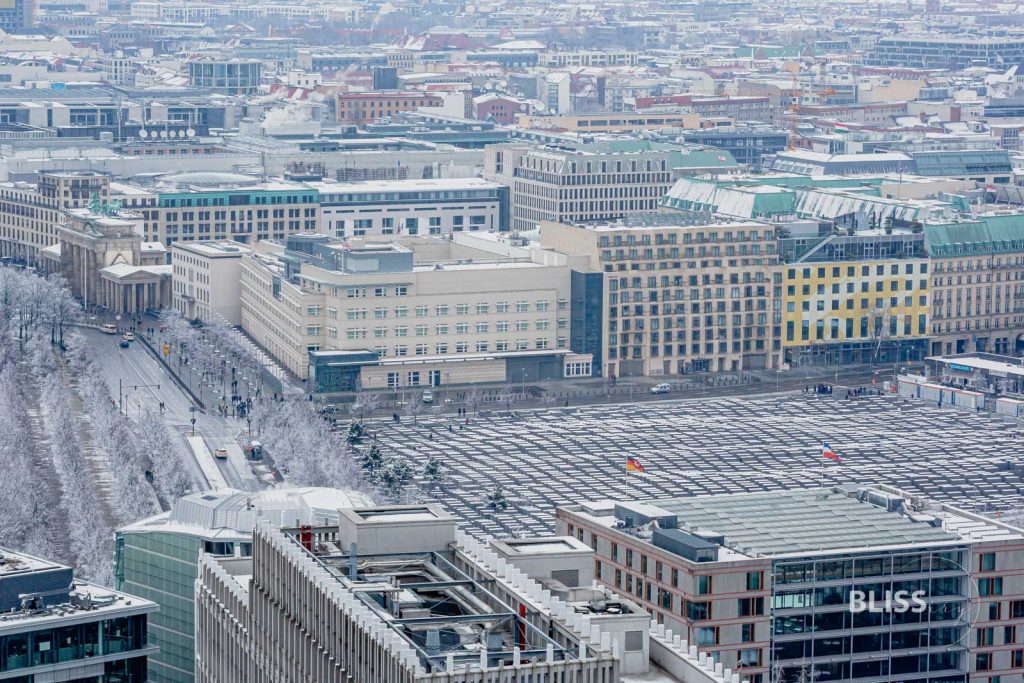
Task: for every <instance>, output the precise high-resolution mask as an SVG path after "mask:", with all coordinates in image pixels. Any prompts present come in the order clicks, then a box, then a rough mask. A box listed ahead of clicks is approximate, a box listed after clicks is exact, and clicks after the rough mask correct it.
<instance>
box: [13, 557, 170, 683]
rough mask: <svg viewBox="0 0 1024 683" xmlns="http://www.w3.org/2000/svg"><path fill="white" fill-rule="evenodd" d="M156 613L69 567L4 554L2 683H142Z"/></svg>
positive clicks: (151, 647) (152, 652) (149, 604)
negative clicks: (150, 622)
mask: <svg viewBox="0 0 1024 683" xmlns="http://www.w3.org/2000/svg"><path fill="white" fill-rule="evenodd" d="M156 611H157V606H156V605H155V604H154V603H152V602H150V601H149V600H143V599H141V598H137V597H134V596H132V595H126V594H125V593H121V592H119V591H115V590H111V589H109V588H104V587H102V586H97V585H94V584H91V583H88V582H85V581H82V580H81V579H76V578H75V576H74V570H73V569H72V568H71V567H66V566H64V565H61V564H58V563H56V562H50V561H49V560H44V559H40V558H38V557H33V556H31V555H25V554H24V553H18V552H14V551H12V550H8V549H6V548H0V680H3V681H12V682H15V683H23V682H24V683H35V682H39V683H41V682H43V681H90V682H96V683H145V681H147V680H150V679H149V678H147V659H148V658H149V657H152V656H153V655H155V654H156V652H157V648H156V646H155V645H154V644H153V643H152V642H151V641H150V639H149V637H148V629H147V620H148V619H150V618H151V617H152V616H153V615H154V614H155V613H156Z"/></svg>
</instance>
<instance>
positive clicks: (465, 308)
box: [455, 304, 469, 315]
mask: <svg viewBox="0 0 1024 683" xmlns="http://www.w3.org/2000/svg"><path fill="white" fill-rule="evenodd" d="M455 315H469V304H456V305H455Z"/></svg>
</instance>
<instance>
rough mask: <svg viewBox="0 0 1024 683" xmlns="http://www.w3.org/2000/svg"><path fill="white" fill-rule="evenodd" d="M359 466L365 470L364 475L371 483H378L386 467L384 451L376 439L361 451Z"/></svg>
mask: <svg viewBox="0 0 1024 683" xmlns="http://www.w3.org/2000/svg"><path fill="white" fill-rule="evenodd" d="M359 467H360V468H361V469H362V470H363V476H364V477H365V478H366V480H367V481H368V482H370V483H371V484H375V483H377V480H378V475H379V474H380V471H381V469H383V467H384V453H383V451H381V448H380V444H379V443H377V442H376V441H374V442H373V443H371V444H370V447H369V448H366V449H364V450H362V451H360V455H359Z"/></svg>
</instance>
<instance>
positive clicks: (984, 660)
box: [974, 652, 992, 671]
mask: <svg viewBox="0 0 1024 683" xmlns="http://www.w3.org/2000/svg"><path fill="white" fill-rule="evenodd" d="M974 668H975V670H976V671H989V670H991V669H992V653H991V652H982V653H979V654H977V655H975V656H974Z"/></svg>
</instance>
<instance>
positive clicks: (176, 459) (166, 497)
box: [135, 407, 192, 509]
mask: <svg viewBox="0 0 1024 683" xmlns="http://www.w3.org/2000/svg"><path fill="white" fill-rule="evenodd" d="M135 434H136V441H135V445H136V448H137V449H138V451H139V454H140V455H141V456H142V457H143V458H147V459H148V460H149V462H150V463H151V472H152V474H153V484H154V486H155V487H156V489H157V491H158V492H159V493H160V497H161V499H162V500H163V502H164V507H165V509H169V508H170V507H171V505H173V503H174V501H175V500H177V499H178V498H180V497H181V496H184V495H187V494H189V493H191V492H192V477H191V476H190V474H189V472H188V470H187V468H186V467H185V459H186V458H189V457H191V456H190V455H189V454H187V453H185V452H184V448H183V442H182V440H181V438H180V437H178V436H175V435H173V434H172V433H171V431H170V430H169V429H168V427H167V423H166V422H164V419H163V416H162V415H161V414H160V413H159V411H157V410H154V409H153V408H152V407H150V408H146V409H145V410H143V412H142V416H141V417H140V418H139V421H138V425H137V427H136V430H135Z"/></svg>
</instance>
